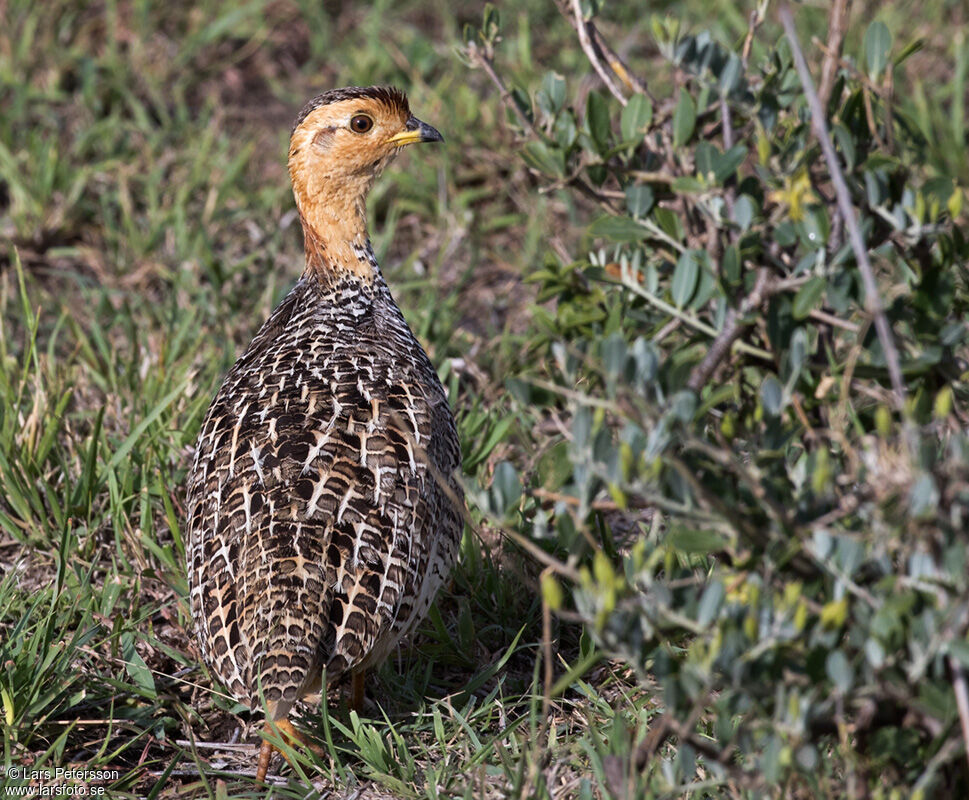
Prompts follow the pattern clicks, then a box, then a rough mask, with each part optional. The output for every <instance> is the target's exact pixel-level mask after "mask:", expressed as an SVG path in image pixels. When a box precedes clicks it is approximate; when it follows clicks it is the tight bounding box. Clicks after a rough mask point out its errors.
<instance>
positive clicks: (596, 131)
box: [585, 92, 612, 153]
mask: <svg viewBox="0 0 969 800" xmlns="http://www.w3.org/2000/svg"><path fill="white" fill-rule="evenodd" d="M585 114H586V120H587V121H588V123H589V135H590V136H591V137H592V141H593V142H594V143H595V145H596V149H597V150H598V151H599V152H600V153H604V152H605V151H606V150H608V149H609V139H610V138H611V136H612V129H611V127H610V125H609V104H608V103H607V102H606V100H605V98H604V97H603V96H602V95H601V94H600V93H599V92H589V99H588V101H587V102H586V108H585Z"/></svg>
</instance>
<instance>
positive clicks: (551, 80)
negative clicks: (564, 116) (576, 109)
mask: <svg viewBox="0 0 969 800" xmlns="http://www.w3.org/2000/svg"><path fill="white" fill-rule="evenodd" d="M542 91H544V92H545V96H546V97H547V98H548V100H549V103H550V105H551V110H552V111H553V112H556V111H558V110H559V109H561V108H562V106H563V105H564V104H565V78H563V77H562V76H561V75H559V74H558V73H557V72H546V73H545V77H544V78H543V79H542Z"/></svg>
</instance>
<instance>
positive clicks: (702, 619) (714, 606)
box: [696, 580, 727, 627]
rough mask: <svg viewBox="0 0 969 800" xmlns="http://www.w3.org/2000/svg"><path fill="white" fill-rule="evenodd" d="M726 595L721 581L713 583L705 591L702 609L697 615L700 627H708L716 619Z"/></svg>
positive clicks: (701, 602) (699, 609) (701, 603)
mask: <svg viewBox="0 0 969 800" xmlns="http://www.w3.org/2000/svg"><path fill="white" fill-rule="evenodd" d="M726 594H727V593H726V590H725V589H724V588H723V583H722V582H721V581H719V580H713V581H711V582H710V584H709V585H708V586H707V588H706V589H704V590H703V596H702V597H700V607H699V608H698V609H697V614H696V621H697V622H699V623H700V625H702V626H703V627H706V626H707V625H709V624H710V623H711V622H713V620H714V619H716V617H717V614H719V613H720V606H722V605H723V599H724V597H726Z"/></svg>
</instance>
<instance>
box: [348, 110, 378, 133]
mask: <svg viewBox="0 0 969 800" xmlns="http://www.w3.org/2000/svg"><path fill="white" fill-rule="evenodd" d="M372 127H373V120H372V119H371V118H370V117H368V116H367V115H366V114H357V115H356V116H354V117H353V118H352V119H351V120H350V129H351V130H352V131H353V132H354V133H366V132H367V131H369V130H370V129H371V128H372Z"/></svg>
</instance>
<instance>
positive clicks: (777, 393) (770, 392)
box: [760, 375, 784, 417]
mask: <svg viewBox="0 0 969 800" xmlns="http://www.w3.org/2000/svg"><path fill="white" fill-rule="evenodd" d="M760 402H761V404H762V405H763V406H764V411H765V412H766V413H767V414H769V415H770V416H772V417H776V416H777V415H778V414H780V413H781V409H782V408H783V407H784V390H783V389H782V388H781V384H780V382H779V381H778V380H777V378H775V377H774V376H773V375H768V376H767V377H766V378H765V379H764V382H763V383H762V384H761V386H760Z"/></svg>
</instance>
